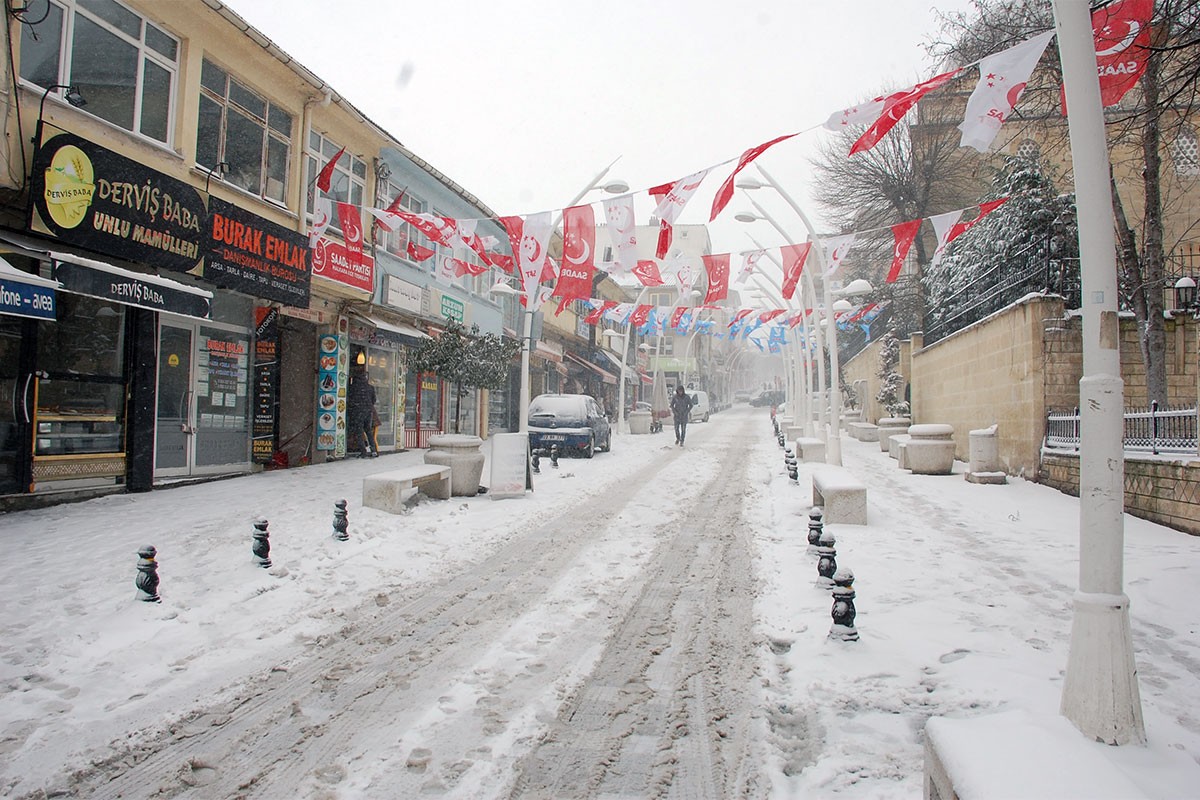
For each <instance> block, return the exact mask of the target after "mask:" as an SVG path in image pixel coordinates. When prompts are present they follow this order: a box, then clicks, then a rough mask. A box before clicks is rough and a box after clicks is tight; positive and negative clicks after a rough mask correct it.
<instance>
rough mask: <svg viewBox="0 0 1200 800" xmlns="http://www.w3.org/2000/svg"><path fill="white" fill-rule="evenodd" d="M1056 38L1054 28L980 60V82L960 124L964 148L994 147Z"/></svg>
mask: <svg viewBox="0 0 1200 800" xmlns="http://www.w3.org/2000/svg"><path fill="white" fill-rule="evenodd" d="M1052 38H1054V31H1046V32H1045V33H1041V34H1038V35H1037V36H1034V37H1032V38H1030V39H1026V40H1025V41H1023V42H1021V43H1020V44H1019V45H1017V46H1016V47H1010V48H1008V49H1007V50H1002V51H1001V52H999V53H994V54H993V55H990V56H988V57H987V58H984V59H982V60H981V61H980V62H979V83H978V84H976V86H975V91H973V92H971V96H970V97H969V98H967V108H966V111H965V112H964V113H963V121H962V124H960V125H959V126H958V129H959V130H960V131H962V138H961V140H960V141H959V146H960V147H973V148H975V149H976V150H978V151H979V152H981V153H986V152H987V151H988V150H990V149H991V147H992V142H993V141H994V140H995V138H996V134H998V133H1000V126H1001V125H1003V124H1004V120H1005V119H1007V118H1008V115H1009V114H1011V113H1012V110H1013V107H1014V106H1016V104H1017V101H1018V100H1020V99H1021V93H1022V92H1024V91H1025V84H1026V82H1027V81H1028V80H1029V76H1030V75H1032V74H1033V68H1034V67H1036V66H1037V63H1038V60H1039V59H1040V58H1041V57H1042V53H1043V52H1044V51H1045V49H1046V45H1048V44H1050V40H1051V39H1052Z"/></svg>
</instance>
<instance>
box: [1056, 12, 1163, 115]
mask: <svg viewBox="0 0 1200 800" xmlns="http://www.w3.org/2000/svg"><path fill="white" fill-rule="evenodd" d="M1153 14H1154V0H1117V2H1115V3H1109V4H1108V5H1106V6H1102V7H1100V8H1097V9H1096V10H1095V11H1093V12H1092V34H1093V36H1094V37H1095V40H1096V70H1097V72H1098V73H1099V75H1100V102H1101V104H1102V105H1105V106H1115V105H1116V104H1117V103H1119V102H1121V98H1122V97H1124V96H1125V93H1126V92H1128V91H1129V90H1130V89H1132V88H1133V87H1134V85H1135V84H1137V82H1138V81H1139V80H1141V77H1142V75H1143V74H1144V73H1145V72H1146V62H1147V61H1148V60H1149V58H1150V17H1151V16H1152V15H1153ZM1060 93H1061V97H1062V113H1063V116H1066V114H1067V94H1066V90H1065V89H1060Z"/></svg>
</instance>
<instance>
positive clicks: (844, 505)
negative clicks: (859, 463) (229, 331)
mask: <svg viewBox="0 0 1200 800" xmlns="http://www.w3.org/2000/svg"><path fill="white" fill-rule="evenodd" d="M812 504H813V505H814V506H821V507H822V509H824V511H825V521H826V522H845V523H848V524H850V525H866V524H867V487H866V486H864V485H863V484H862V482H861V481H859V480H858V478H855V477H854V476H853V475H851V474H850V473H849V472H848V471H846V470H844V469H837V468H835V467H825V468H823V469H819V470H817V471H816V472H814V473H813V476H812Z"/></svg>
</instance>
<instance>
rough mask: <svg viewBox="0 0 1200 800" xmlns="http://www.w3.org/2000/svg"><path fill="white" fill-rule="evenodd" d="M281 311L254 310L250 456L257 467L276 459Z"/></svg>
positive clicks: (273, 309) (268, 309)
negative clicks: (252, 402)
mask: <svg viewBox="0 0 1200 800" xmlns="http://www.w3.org/2000/svg"><path fill="white" fill-rule="evenodd" d="M278 385H279V309H278V308H271V307H266V306H258V307H257V308H255V309H254V408H253V411H252V414H253V416H252V417H251V420H252V422H251V428H252V430H251V433H250V437H251V455H252V456H253V458H254V463H256V464H270V463H272V462H273V461H274V458H275V447H276V446H275V441H276V438H277V436H278V419H279V417H278V414H276V413H275V411H276V408H277V402H278V388H277V387H278Z"/></svg>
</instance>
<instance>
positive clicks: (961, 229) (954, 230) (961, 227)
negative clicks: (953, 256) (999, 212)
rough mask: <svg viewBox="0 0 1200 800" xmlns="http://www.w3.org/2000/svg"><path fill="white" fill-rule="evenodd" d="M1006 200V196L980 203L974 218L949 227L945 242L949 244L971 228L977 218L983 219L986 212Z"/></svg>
mask: <svg viewBox="0 0 1200 800" xmlns="http://www.w3.org/2000/svg"><path fill="white" fill-rule="evenodd" d="M1007 202H1008V198H1007V197H1001V198H1000V199H998V200H989V201H987V202H986V203H980V204H979V214H978V215H977V216H976V217H975V219H972V220H968V221H967V222H958V223H955V224H954V225H952V226H951V227H950V234H949V235H948V236H947V237H946V244H950V243H951V242H953V241H954V240H955V239H957V238H958V237H959V236H962V235H963V234H964V233H966V232H967V231H969V230H971V228H973V227H974V226H975V224H976V223H977V222H979V220H981V219H983V218H984V217H986V216H987V215H988V214H990V213H992V212H993V211H995V210H996V209H997V208H999V207H1000V206H1002V205H1004V204H1005V203H1007Z"/></svg>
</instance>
